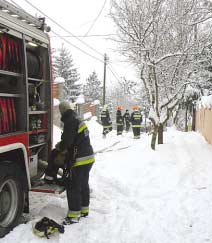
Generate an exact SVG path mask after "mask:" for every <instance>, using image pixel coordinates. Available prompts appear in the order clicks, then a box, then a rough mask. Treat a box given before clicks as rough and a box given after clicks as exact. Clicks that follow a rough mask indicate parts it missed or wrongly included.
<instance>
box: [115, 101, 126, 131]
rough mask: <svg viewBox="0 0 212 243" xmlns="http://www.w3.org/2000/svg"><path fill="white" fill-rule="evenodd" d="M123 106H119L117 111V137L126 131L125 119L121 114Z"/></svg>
mask: <svg viewBox="0 0 212 243" xmlns="http://www.w3.org/2000/svg"><path fill="white" fill-rule="evenodd" d="M121 111H122V106H121V105H119V106H118V107H117V111H116V125H117V135H122V132H123V129H124V118H123V116H122V114H121Z"/></svg>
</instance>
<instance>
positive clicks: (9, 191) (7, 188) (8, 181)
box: [0, 162, 24, 238]
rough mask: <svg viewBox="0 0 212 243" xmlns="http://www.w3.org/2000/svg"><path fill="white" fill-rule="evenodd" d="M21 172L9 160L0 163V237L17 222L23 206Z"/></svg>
mask: <svg viewBox="0 0 212 243" xmlns="http://www.w3.org/2000/svg"><path fill="white" fill-rule="evenodd" d="M23 176H24V175H23V173H22V172H21V170H20V168H19V167H18V166H17V165H15V164H14V163H11V162H1V163H0V238H1V237H3V236H5V235H6V234H7V233H8V232H9V231H10V230H11V229H12V228H14V227H15V226H16V225H17V224H18V220H19V218H20V216H21V215H22V212H23V207H24V189H23V183H22V182H21V180H23Z"/></svg>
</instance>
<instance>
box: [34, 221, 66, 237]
mask: <svg viewBox="0 0 212 243" xmlns="http://www.w3.org/2000/svg"><path fill="white" fill-rule="evenodd" d="M55 232H59V233H64V226H63V225H60V224H58V223H56V222H55V221H54V220H52V219H49V218H47V217H44V218H42V219H41V220H39V221H38V222H37V223H36V224H35V225H34V227H33V233H34V234H35V235H37V236H39V237H44V236H45V237H46V238H47V239H49V235H51V234H53V233H55Z"/></svg>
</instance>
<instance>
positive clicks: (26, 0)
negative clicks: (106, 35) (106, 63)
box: [24, 0, 104, 57]
mask: <svg viewBox="0 0 212 243" xmlns="http://www.w3.org/2000/svg"><path fill="white" fill-rule="evenodd" d="M24 1H25V2H27V3H28V4H29V5H30V6H31V7H33V8H34V9H36V10H37V11H39V12H40V13H41V14H43V15H44V16H45V17H47V18H48V19H50V20H51V21H52V22H53V23H54V24H56V25H57V26H59V27H60V28H61V29H63V30H64V31H66V32H67V33H69V34H70V35H71V36H73V37H74V36H75V35H74V34H72V33H71V32H70V31H69V30H67V29H65V28H64V27H63V26H62V25H60V24H58V23H57V22H56V21H55V20H54V19H52V18H51V17H49V16H48V15H46V14H45V13H44V12H43V11H41V10H40V9H39V8H37V7H36V6H35V5H33V4H32V3H31V2H29V1H28V0H24ZM75 38H76V39H77V40H78V41H80V42H81V43H83V44H84V45H85V46H87V47H89V48H90V49H92V50H93V51H95V52H96V53H98V54H99V55H101V56H102V57H104V55H102V53H100V52H99V51H97V50H96V49H94V48H93V47H92V46H90V45H88V44H87V43H86V42H84V41H82V40H81V39H80V38H78V37H75Z"/></svg>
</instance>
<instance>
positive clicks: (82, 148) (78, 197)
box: [46, 101, 95, 224]
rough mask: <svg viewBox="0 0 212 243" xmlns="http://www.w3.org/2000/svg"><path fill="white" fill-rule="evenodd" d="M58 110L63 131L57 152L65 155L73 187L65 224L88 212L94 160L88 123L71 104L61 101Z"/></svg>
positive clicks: (65, 162)
mask: <svg viewBox="0 0 212 243" xmlns="http://www.w3.org/2000/svg"><path fill="white" fill-rule="evenodd" d="M59 109H60V113H61V115H62V117H61V121H62V122H63V123H64V128H63V133H62V136H61V141H60V142H59V143H58V144H57V145H56V149H57V150H59V151H60V152H61V153H64V154H65V155H66V156H65V161H64V165H66V164H68V165H69V168H70V171H69V172H70V176H69V180H68V182H69V183H70V185H69V184H68V185H67V184H66V192H67V200H68V207H69V210H68V213H67V217H66V218H65V221H64V224H72V223H76V222H79V219H80V217H85V216H87V215H88V213H89V203H90V189H89V172H90V170H91V167H92V165H93V163H94V161H95V159H94V152H93V148H92V146H91V144H90V138H89V131H88V128H87V126H86V124H85V123H84V122H82V121H80V119H79V118H78V117H77V115H76V113H75V112H74V110H73V108H72V106H71V104H70V103H69V102H66V101H64V102H61V103H60V105H59ZM46 174H47V176H48V168H47V170H46ZM49 176H51V174H50V175H49ZM66 183H67V181H66Z"/></svg>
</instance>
